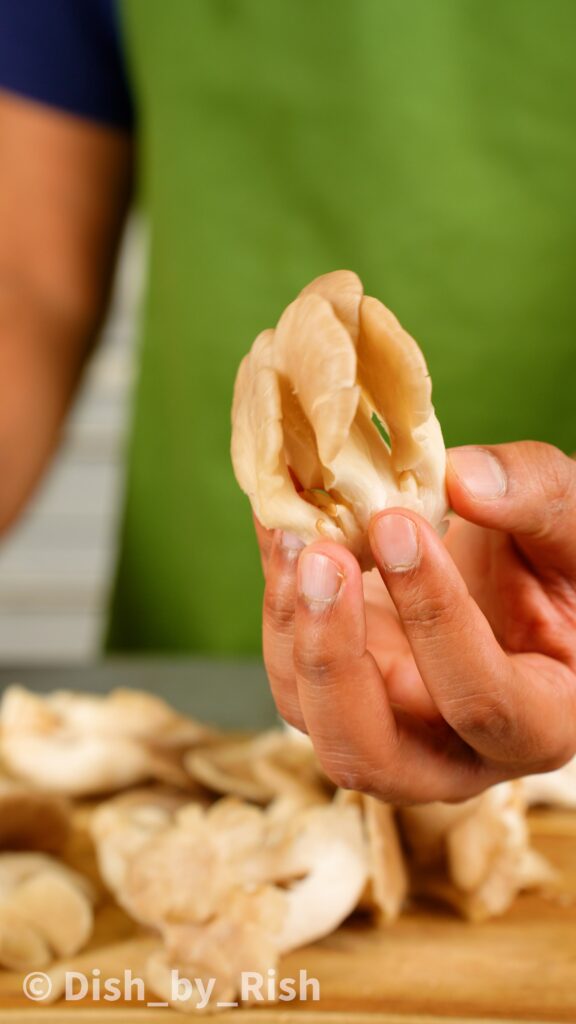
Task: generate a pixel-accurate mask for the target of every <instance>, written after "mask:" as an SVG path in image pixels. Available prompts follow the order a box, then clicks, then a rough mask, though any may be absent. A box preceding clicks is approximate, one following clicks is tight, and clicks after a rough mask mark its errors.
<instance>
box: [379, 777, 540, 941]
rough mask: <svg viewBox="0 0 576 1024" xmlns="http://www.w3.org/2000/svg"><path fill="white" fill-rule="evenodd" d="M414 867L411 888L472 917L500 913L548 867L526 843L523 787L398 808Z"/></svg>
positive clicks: (509, 786)
mask: <svg viewBox="0 0 576 1024" xmlns="http://www.w3.org/2000/svg"><path fill="white" fill-rule="evenodd" d="M399 814H400V818H401V820H402V821H403V825H404V827H405V835H406V836H407V837H408V841H409V845H410V850H411V852H410V856H411V858H413V859H412V863H413V867H414V868H415V871H414V873H413V878H412V883H413V886H414V888H415V889H416V890H417V891H418V892H420V893H424V894H427V895H431V896H434V897H436V898H440V899H442V900H444V901H446V902H448V903H450V904H451V905H452V906H454V907H455V908H456V909H457V910H459V911H460V913H461V914H463V916H465V917H467V918H469V919H470V920H474V921H481V920H485V919H486V918H489V917H493V916H496V915H498V914H502V913H504V912H505V911H506V910H507V909H508V907H509V906H510V905H511V904H512V902H513V900H514V899H515V897H516V895H517V894H518V893H519V892H520V891H521V890H522V889H526V888H533V887H537V886H539V885H541V884H543V883H549V882H550V881H551V880H552V878H553V872H552V870H551V868H550V866H549V865H548V863H547V862H546V861H545V860H544V859H543V858H541V857H539V856H538V855H537V854H536V853H535V852H534V850H532V849H531V847H530V840H529V833H528V827H527V822H526V814H525V805H524V801H523V798H522V788H521V785H520V784H519V783H518V782H506V783H501V784H500V785H497V786H493V787H491V788H490V789H488V790H486V791H485V792H484V793H482V794H481V795H480V796H479V797H474V798H473V799H472V800H468V801H464V802H463V803H461V804H431V805H428V806H426V807H410V808H400V810H399Z"/></svg>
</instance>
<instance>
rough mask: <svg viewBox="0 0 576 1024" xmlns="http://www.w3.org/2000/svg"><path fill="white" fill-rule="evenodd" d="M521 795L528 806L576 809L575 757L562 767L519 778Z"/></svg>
mask: <svg viewBox="0 0 576 1024" xmlns="http://www.w3.org/2000/svg"><path fill="white" fill-rule="evenodd" d="M521 785H522V795H523V797H524V800H525V801H526V803H527V805H528V807H533V806H534V805H536V804H546V805H547V806H548V807H564V808H566V810H575V809H576V757H575V758H573V759H572V760H571V761H569V762H568V764H565V765H564V767H563V768H558V769H556V771H553V772H545V773H544V774H542V775H527V776H526V777H525V778H523V779H521Z"/></svg>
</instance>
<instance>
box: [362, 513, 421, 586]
mask: <svg viewBox="0 0 576 1024" xmlns="http://www.w3.org/2000/svg"><path fill="white" fill-rule="evenodd" d="M373 532H374V541H375V544H376V547H377V549H378V553H379V555H380V560H381V561H382V562H383V563H384V565H385V567H386V568H387V569H389V570H390V572H404V571H405V570H406V569H412V568H413V567H414V566H415V565H416V562H417V561H418V531H417V529H416V525H415V524H414V523H413V522H412V520H411V519H408V517H407V516H402V515H398V514H397V513H395V512H391V513H390V515H387V516H381V517H380V519H377V520H376V522H375V524H374V531H373Z"/></svg>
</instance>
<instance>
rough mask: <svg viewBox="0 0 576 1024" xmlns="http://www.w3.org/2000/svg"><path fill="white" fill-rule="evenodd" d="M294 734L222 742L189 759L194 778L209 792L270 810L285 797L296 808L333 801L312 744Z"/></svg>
mask: <svg viewBox="0 0 576 1024" xmlns="http://www.w3.org/2000/svg"><path fill="white" fill-rule="evenodd" d="M295 732H296V730H288V729H270V730H269V731H268V732H264V733H259V734H258V735H256V736H250V737H246V738H243V739H236V738H234V737H224V738H221V739H218V740H216V741H215V742H214V743H212V744H211V745H205V744H203V745H201V746H199V747H198V748H197V749H195V750H192V751H191V752H190V753H189V754H188V755H187V756H186V758H185V762H184V763H185V765H186V768H187V770H188V771H189V772H190V775H191V776H192V778H193V779H195V780H196V781H197V782H200V783H201V784H202V785H203V786H206V788H207V789H209V790H212V791H213V792H214V793H218V794H221V795H223V796H227V795H232V796H238V797H241V798H242V799H244V800H251V801H253V802H254V803H258V804H266V803H269V802H270V801H271V800H274V799H276V798H278V797H285V798H287V799H290V800H292V801H294V803H295V804H307V803H308V804H314V803H323V802H326V801H328V800H329V799H330V795H331V794H330V792H329V788H328V785H327V783H326V781H325V779H324V777H323V775H322V773H321V771H320V768H319V765H318V761H317V758H316V755H315V753H314V749H313V747H312V744H311V743H310V742H309V741H308V739H307V737H304V739H305V740H306V742H303V741H302V738H301V734H300V733H298V734H296V735H295Z"/></svg>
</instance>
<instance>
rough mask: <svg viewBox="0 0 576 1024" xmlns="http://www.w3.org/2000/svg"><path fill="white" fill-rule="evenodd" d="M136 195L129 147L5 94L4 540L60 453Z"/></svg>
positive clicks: (1, 269) (1, 166)
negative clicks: (70, 407) (56, 452)
mask: <svg viewBox="0 0 576 1024" xmlns="http://www.w3.org/2000/svg"><path fill="white" fill-rule="evenodd" d="M130 187H131V142H130V139H129V138H128V137H126V136H124V135H122V133H120V132H117V131H115V130H112V129H108V128H104V127H101V126H99V125H94V124H91V123H89V122H85V121H83V120H81V119H79V118H75V117H71V116H69V115H66V114H62V113H59V112H58V111H54V110H51V109H50V108H48V107H44V106H42V105H41V104H38V103H33V102H29V101H26V100H22V99H19V98H17V97H13V96H10V95H9V94H2V93H1V92H0V224H1V225H2V227H1V230H0V534H1V533H2V532H3V531H4V530H5V529H6V528H7V526H8V525H9V524H10V523H11V522H12V521H13V520H14V518H15V517H16V515H17V514H18V512H19V510H20V509H21V508H22V506H23V504H24V503H25V501H26V499H27V497H28V496H29V494H30V493H31V491H32V490H33V488H34V485H35V483H36V482H37V480H38V478H39V477H40V475H41V473H42V470H43V468H44V467H45V465H46V463H47V461H48V459H49V457H50V454H51V453H52V451H53V449H54V446H55V444H56V441H57V438H58V434H59V431H60V428H61V424H62V421H63V418H64V415H65V412H66V409H67V408H68V405H69V403H70V400H71V398H72V395H73V393H74V389H75V386H76V383H77V381H78V378H79V375H80V373H81V369H82V366H83V364H84V361H85V358H86V355H87V353H88V351H89V349H90V345H91V342H92V339H93V338H94V337H95V335H96V333H97V329H98V326H99V324H100V321H101V319H102V316H103V313H104V311H105V308H106V301H107V296H108V290H109V285H110V280H111V276H112V271H113V267H114V262H115V255H116V249H117V244H118V239H119V236H120V233H121V229H122V224H123V221H124V216H125V212H126V209H127V205H128V202H129V196H130Z"/></svg>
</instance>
